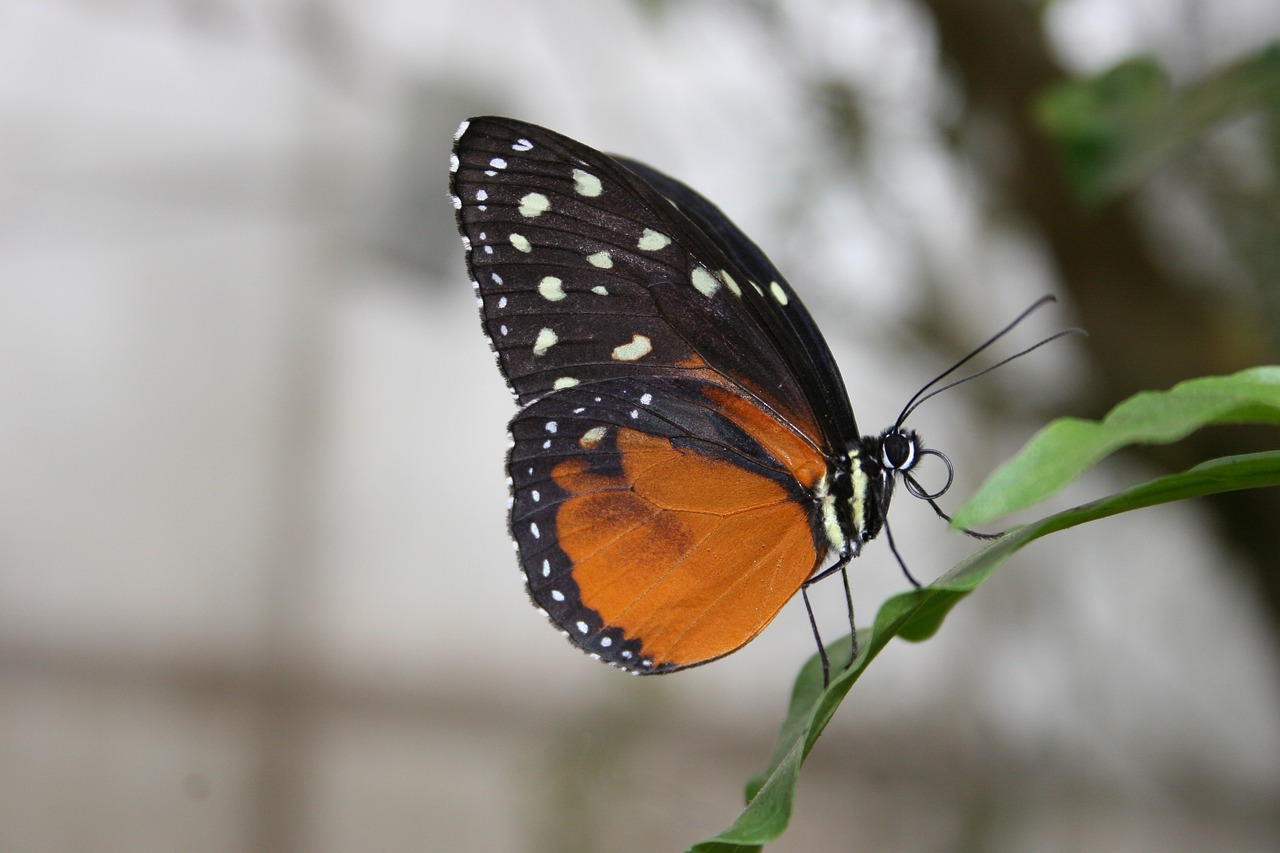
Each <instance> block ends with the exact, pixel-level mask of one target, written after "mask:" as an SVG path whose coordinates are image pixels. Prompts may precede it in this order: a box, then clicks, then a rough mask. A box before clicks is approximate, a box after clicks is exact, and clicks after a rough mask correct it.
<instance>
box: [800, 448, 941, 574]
mask: <svg viewBox="0 0 1280 853" xmlns="http://www.w3.org/2000/svg"><path fill="white" fill-rule="evenodd" d="M921 448H922V445H921V442H920V437H919V436H918V435H917V434H916V433H915V432H914V431H911V430H904V429H902V428H901V427H896V426H895V427H889V428H888V429H886V430H885V431H884V432H882V433H880V434H878V435H865V436H863V437H862V438H861V439H859V440H858V442H857V443H856V444H854V445H853V446H852V447H850V448H849V450H848V452H847V454H846V456H845V457H844V458H843V459H837V460H835V464H834V465H833V466H832V469H831V471H830V473H829V475H828V477H826V478H824V480H823V481H822V483H820V484H819V487H818V492H817V494H816V498H817V499H818V500H819V501H820V502H821V503H822V509H823V522H824V529H825V532H826V535H827V541H828V544H829V545H830V548H831V550H832V551H833V552H835V553H840V554H847V553H852V554H856V553H857V552H858V551H859V549H860V547H861V545H862V543H864V542H867V541H869V540H871V539H874V538H875V537H876V535H877V534H878V533H879V532H880V529H881V528H882V527H883V526H884V517H885V513H887V512H888V511H889V501H890V499H891V498H892V496H893V482H894V477H895V475H897V474H900V473H906V472H908V471H910V470H911V469H912V468H914V467H915V465H916V463H917V462H918V461H919V459H920V451H921Z"/></svg>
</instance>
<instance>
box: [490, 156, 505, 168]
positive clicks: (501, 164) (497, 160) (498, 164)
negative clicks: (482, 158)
mask: <svg viewBox="0 0 1280 853" xmlns="http://www.w3.org/2000/svg"><path fill="white" fill-rule="evenodd" d="M489 165H490V166H492V167H493V168H495V169H505V168H507V161H506V160H503V159H502V158H501V157H494V158H493V159H492V160H490V161H489Z"/></svg>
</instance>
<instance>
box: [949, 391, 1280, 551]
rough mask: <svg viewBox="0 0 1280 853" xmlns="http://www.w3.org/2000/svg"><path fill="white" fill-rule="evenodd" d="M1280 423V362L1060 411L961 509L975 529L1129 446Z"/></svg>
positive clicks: (957, 519)
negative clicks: (1218, 428) (1081, 410)
mask: <svg viewBox="0 0 1280 853" xmlns="http://www.w3.org/2000/svg"><path fill="white" fill-rule="evenodd" d="M1243 423H1263V424H1280V367H1277V366H1265V367H1254V368H1250V369H1249V370H1244V371H1241V372H1240V373H1236V374H1234V375H1232V376H1210V377H1205V378H1202V379H1192V380H1190V381H1188V382H1183V383H1180V384H1178V385H1175V386H1174V387H1173V388H1171V389H1170V390H1168V391H1144V392H1142V393H1140V394H1135V395H1134V396H1132V397H1130V398H1129V399H1128V400H1125V401H1124V402H1123V403H1120V404H1119V405H1118V406H1116V407H1115V408H1114V409H1112V410H1111V412H1110V413H1109V414H1108V415H1107V416H1106V417H1105V418H1103V419H1102V420H1101V421H1089V420H1082V419H1079V418H1060V419H1058V420H1056V421H1054V422H1053V423H1051V424H1049V425H1048V426H1046V427H1045V428H1044V429H1042V430H1040V432H1038V433H1037V434H1036V435H1034V436H1033V437H1032V438H1031V440H1030V441H1029V442H1027V445H1026V446H1025V447H1024V448H1022V450H1021V451H1019V453H1018V454H1017V455H1016V456H1014V457H1013V459H1011V460H1009V461H1008V462H1006V463H1005V464H1004V465H1002V466H1000V467H999V468H997V469H996V470H995V472H994V473H992V475H991V476H990V477H988V478H987V481H986V482H985V483H983V484H982V486H980V487H979V488H978V490H977V491H976V492H975V493H974V494H973V495H972V496H971V497H970V498H969V500H968V501H967V502H965V504H964V506H962V507H961V508H960V509H959V511H958V512H956V513H955V515H954V516H953V519H954V520H953V522H952V524H953V526H955V527H964V528H969V529H974V528H978V527H982V526H983V525H986V524H990V523H991V522H992V521H994V520H996V519H998V518H1001V517H1003V516H1005V515H1008V514H1009V513H1011V512H1016V511H1018V510H1021V509H1025V508H1027V507H1029V506H1031V505H1033V504H1035V503H1037V502H1039V501H1041V500H1044V499H1045V498H1047V497H1049V496H1050V495H1052V494H1054V493H1055V492H1057V491H1058V490H1060V489H1062V488H1063V487H1064V486H1066V485H1067V484H1068V483H1070V482H1071V481H1072V480H1074V479H1075V478H1076V477H1079V476H1080V475H1081V474H1082V473H1084V471H1086V470H1087V469H1088V468H1090V467H1091V466H1093V465H1094V464H1096V463H1097V462H1099V461H1100V460H1102V459H1104V458H1106V457H1107V456H1109V455H1111V454H1112V453H1114V452H1115V451H1117V450H1119V449H1120V448H1121V447H1125V446H1126V445H1130V444H1168V443H1170V442H1174V441H1178V440H1179V439H1181V438H1184V437H1186V436H1187V435H1189V434H1190V433H1192V432H1194V431H1195V430H1197V429H1200V428H1201V427H1204V426H1208V425H1209V424H1243Z"/></svg>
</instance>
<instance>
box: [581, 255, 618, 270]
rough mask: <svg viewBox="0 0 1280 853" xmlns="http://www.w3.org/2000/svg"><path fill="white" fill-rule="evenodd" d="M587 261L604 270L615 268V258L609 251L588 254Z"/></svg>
mask: <svg viewBox="0 0 1280 853" xmlns="http://www.w3.org/2000/svg"><path fill="white" fill-rule="evenodd" d="M587 263H589V264H591V266H593V267H599V268H600V269H602V270H607V269H612V268H613V258H611V257H609V253H608V252H596V253H595V254H594V255H587Z"/></svg>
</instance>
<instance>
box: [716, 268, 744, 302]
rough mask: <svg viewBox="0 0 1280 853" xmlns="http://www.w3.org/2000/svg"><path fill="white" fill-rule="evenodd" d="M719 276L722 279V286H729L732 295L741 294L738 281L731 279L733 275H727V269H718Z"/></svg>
mask: <svg viewBox="0 0 1280 853" xmlns="http://www.w3.org/2000/svg"><path fill="white" fill-rule="evenodd" d="M720 277H721V278H722V279H724V286H725V287H727V288H729V292H730V293H732V294H733V295H734V296H741V295H742V288H740V287H738V283H737V282H736V281H734V280H733V276H731V275H729V271H728V270H720Z"/></svg>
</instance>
